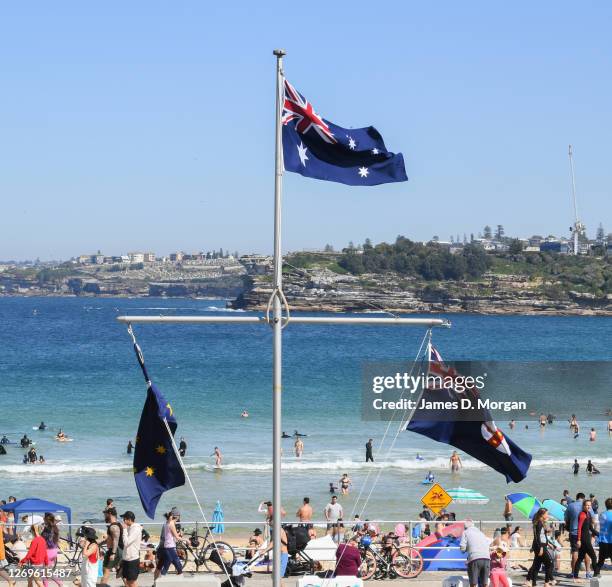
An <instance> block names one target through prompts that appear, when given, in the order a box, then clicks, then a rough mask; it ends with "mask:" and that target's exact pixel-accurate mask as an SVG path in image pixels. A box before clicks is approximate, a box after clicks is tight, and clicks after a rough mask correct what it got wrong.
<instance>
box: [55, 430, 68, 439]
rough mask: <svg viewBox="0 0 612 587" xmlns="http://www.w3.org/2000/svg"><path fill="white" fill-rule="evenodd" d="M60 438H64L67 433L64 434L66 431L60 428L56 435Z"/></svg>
mask: <svg viewBox="0 0 612 587" xmlns="http://www.w3.org/2000/svg"><path fill="white" fill-rule="evenodd" d="M55 438H57V439H58V440H64V439H65V438H66V435H65V434H64V431H63V430H62V429H61V428H60V429H59V432H58V433H57V436H56V437H55Z"/></svg>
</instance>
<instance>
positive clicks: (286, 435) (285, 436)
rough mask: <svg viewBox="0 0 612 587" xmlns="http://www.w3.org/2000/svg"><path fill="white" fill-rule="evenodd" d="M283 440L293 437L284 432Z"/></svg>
mask: <svg viewBox="0 0 612 587" xmlns="http://www.w3.org/2000/svg"><path fill="white" fill-rule="evenodd" d="M281 438H291V436H289V434H287V433H286V432H285V431H283V435H282V437H281Z"/></svg>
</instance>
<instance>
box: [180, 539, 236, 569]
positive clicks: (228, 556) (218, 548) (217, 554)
mask: <svg viewBox="0 0 612 587" xmlns="http://www.w3.org/2000/svg"><path fill="white" fill-rule="evenodd" d="M211 535H212V532H211V531H210V530H209V529H207V530H206V534H205V535H204V536H198V533H197V530H194V531H193V532H191V533H190V534H189V539H187V540H185V539H184V538H183V539H182V540H179V541H178V542H177V544H176V552H177V554H178V557H179V559H180V561H181V563H182V565H183V567H184V566H185V565H187V563H189V562H191V561H193V562H194V564H195V567H196V573H197V572H198V571H199V570H200V567H201V566H204V567H205V568H206V570H207V571H208V572H209V573H231V570H232V566H233V564H234V562H236V554H235V553H234V549H233V548H232V547H231V546H230V545H229V544H228V543H227V542H223V541H222V540H216V539H215V538H214V537H212V536H211ZM190 557H191V558H190Z"/></svg>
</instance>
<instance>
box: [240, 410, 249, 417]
mask: <svg viewBox="0 0 612 587" xmlns="http://www.w3.org/2000/svg"><path fill="white" fill-rule="evenodd" d="M240 417H241V418H248V417H249V413H248V412H247V411H246V410H242V414H240Z"/></svg>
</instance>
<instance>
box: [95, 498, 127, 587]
mask: <svg viewBox="0 0 612 587" xmlns="http://www.w3.org/2000/svg"><path fill="white" fill-rule="evenodd" d="M104 521H105V522H106V524H107V526H106V552H105V553H104V560H103V561H102V580H101V581H100V582H101V583H104V584H105V585H108V583H109V577H110V574H111V572H112V571H118V570H119V568H120V567H121V557H122V556H123V535H122V530H123V528H122V527H121V524H120V523H119V522H118V521H117V510H116V509H115V508H114V507H110V508H106V509H105V510H104Z"/></svg>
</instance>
